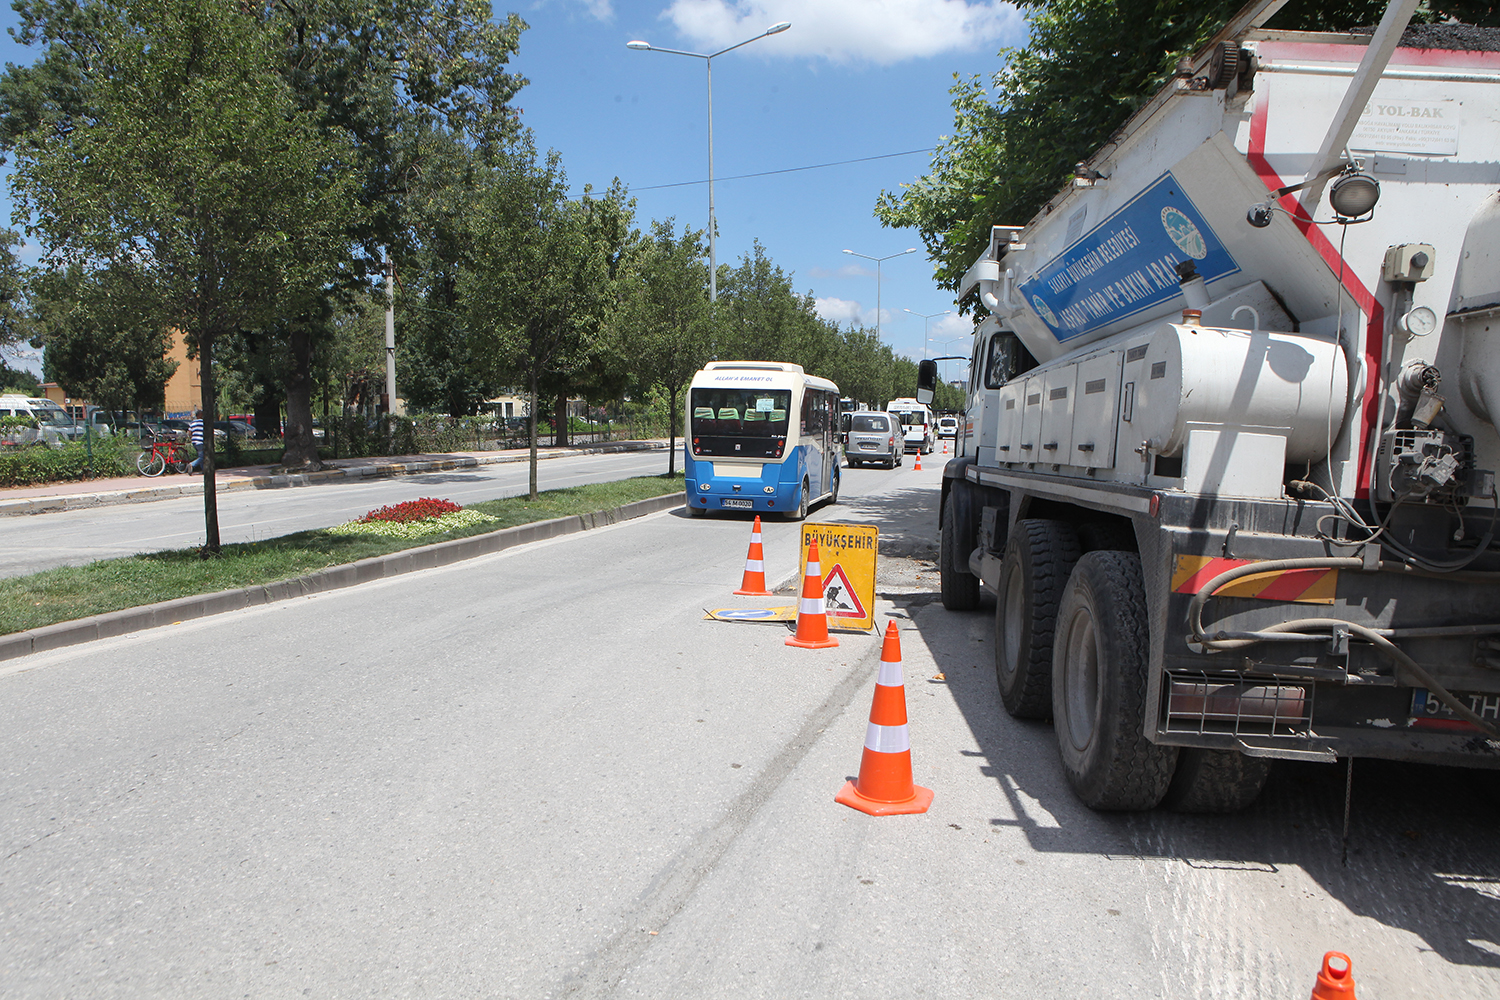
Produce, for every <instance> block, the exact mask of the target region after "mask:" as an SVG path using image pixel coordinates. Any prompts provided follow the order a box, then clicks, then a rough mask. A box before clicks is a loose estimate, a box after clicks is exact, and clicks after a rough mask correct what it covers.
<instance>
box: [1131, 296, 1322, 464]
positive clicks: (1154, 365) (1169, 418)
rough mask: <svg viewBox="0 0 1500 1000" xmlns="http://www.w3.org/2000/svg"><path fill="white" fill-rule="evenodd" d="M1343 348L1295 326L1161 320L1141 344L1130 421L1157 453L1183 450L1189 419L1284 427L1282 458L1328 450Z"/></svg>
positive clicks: (1215, 424) (1251, 426)
mask: <svg viewBox="0 0 1500 1000" xmlns="http://www.w3.org/2000/svg"><path fill="white" fill-rule="evenodd" d="M1348 387H1349V378H1348V369H1347V367H1346V366H1345V363H1344V356H1343V352H1342V351H1341V350H1340V349H1339V348H1338V346H1337V345H1335V344H1332V343H1329V342H1328V341H1326V340H1318V339H1314V338H1311V337H1304V336H1301V335H1299V334H1295V333H1272V332H1268V331H1264V330H1256V331H1246V330H1234V329H1225V328H1222V327H1204V326H1187V325H1183V324H1178V323H1164V324H1162V326H1161V327H1159V328H1158V329H1157V330H1156V331H1155V332H1154V333H1153V334H1152V335H1151V340H1150V342H1149V344H1148V346H1147V348H1146V357H1145V365H1144V366H1143V370H1142V372H1141V376H1140V382H1139V383H1138V385H1137V387H1136V396H1135V399H1136V412H1135V421H1134V422H1135V424H1136V429H1137V430H1138V431H1141V432H1143V433H1142V436H1143V437H1144V438H1145V441H1146V444H1147V447H1149V448H1150V449H1151V450H1152V451H1154V452H1155V453H1157V454H1159V455H1165V456H1169V457H1170V456H1173V455H1177V454H1179V453H1181V451H1182V446H1183V444H1184V443H1185V442H1186V441H1187V432H1188V430H1189V429H1190V427H1231V428H1244V429H1253V430H1256V431H1262V432H1267V433H1270V432H1276V431H1280V432H1283V433H1285V435H1286V438H1287V445H1286V459H1287V461H1289V462H1303V461H1308V460H1312V459H1317V458H1321V457H1323V456H1324V455H1326V454H1327V452H1328V449H1329V443H1330V442H1331V441H1333V440H1334V439H1335V438H1337V437H1338V435H1339V431H1340V430H1341V429H1342V427H1343V423H1344V404H1345V402H1346V397H1347V393H1348Z"/></svg>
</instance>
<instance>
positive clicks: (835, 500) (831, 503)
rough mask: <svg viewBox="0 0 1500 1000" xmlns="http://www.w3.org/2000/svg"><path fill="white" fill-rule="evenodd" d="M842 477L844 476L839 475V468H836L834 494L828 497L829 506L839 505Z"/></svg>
mask: <svg viewBox="0 0 1500 1000" xmlns="http://www.w3.org/2000/svg"><path fill="white" fill-rule="evenodd" d="M841 479H843V477H842V476H840V475H839V470H838V469H834V470H833V496H831V497H829V498H828V506H830V507H833V506H835V505H837V504H838V502H839V481H840V480H841Z"/></svg>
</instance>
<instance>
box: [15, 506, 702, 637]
mask: <svg viewBox="0 0 1500 1000" xmlns="http://www.w3.org/2000/svg"><path fill="white" fill-rule="evenodd" d="M680 506H682V494H681V493H668V494H666V495H665V496H660V497H653V498H651V499H650V500H637V501H636V502H635V503H629V504H626V505H625V506H623V507H616V508H614V509H613V510H601V511H596V512H594V513H592V514H576V515H573V516H570V517H559V518H555V519H553V520H551V521H534V522H532V523H531V524H518V525H516V526H515V527H514V528H504V529H502V530H500V531H495V532H491V533H490V534H487V535H474V536H472V537H470V538H455V539H453V540H451V541H447V542H438V543H437V544H435V545H424V546H421V547H420V548H415V549H404V550H402V551H400V552H392V553H391V554H390V555H385V556H377V557H375V558H373V559H361V560H360V561H359V562H354V563H347V564H345V565H343V566H330V567H328V568H327V569H321V570H318V571H317V572H316V573H309V574H308V575H307V576H299V577H297V578H295V579H292V580H281V581H279V582H277V583H271V584H266V585H264V586H259V587H242V588H240V589H238V590H221V591H219V592H218V593H217V594H198V595H195V596H193V597H179V598H177V599H176V600H173V601H162V602H161V603H159V604H148V605H145V606H144V607H139V608H126V609H125V610H123V611H111V612H108V613H106V614H102V615H94V616H93V617H91V618H80V619H78V620H77V621H71V622H58V623H57V624H56V625H46V626H43V627H42V628H35V629H30V630H28V631H25V632H16V633H13V634H11V635H6V636H0V661H3V660H12V659H15V658H17V657H21V656H29V655H31V654H32V653H42V652H46V651H47V650H49V649H61V648H62V647H64V646H76V645H78V644H80V643H84V642H92V641H94V640H95V639H108V638H110V637H112V636H117V635H124V634H126V633H127V632H139V631H141V630H143V629H148V628H156V627H157V626H159V625H174V624H176V623H178V622H184V621H189V620H191V619H194V618H204V617H207V616H208V615H217V614H222V613H224V612H226V611H239V610H241V609H243V608H252V607H256V606H258V605H262V604H272V603H274V602H276V601H285V600H290V599H291V598H293V597H307V596H310V595H312V594H321V593H324V592H326V591H330V590H341V589H343V588H345V587H357V586H359V585H360V584H362V583H369V582H371V581H372V580H383V579H385V578H387V577H393V576H400V575H402V574H403V573H415V572H417V571H418V570H424V569H432V568H433V567H435V566H447V565H450V564H452V563H456V562H462V561H464V560H465V559H474V558H476V557H478V556H485V555H489V554H490V553H492V552H500V551H502V550H504V549H508V548H512V547H514V546H517V545H525V544H526V543H527V542H538V541H542V540H543V539H547V538H558V537H560V536H562V535H571V534H575V533H576V532H580V531H589V530H591V529H594V528H602V527H604V526H605V525H609V524H618V523H620V522H621V521H629V520H631V519H633V518H637V517H644V516H646V515H647V514H655V513H657V512H658V511H663V510H671V509H672V508H673V507H680Z"/></svg>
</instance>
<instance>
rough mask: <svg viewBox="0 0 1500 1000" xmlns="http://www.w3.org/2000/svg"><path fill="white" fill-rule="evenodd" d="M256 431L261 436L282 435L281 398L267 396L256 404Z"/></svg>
mask: <svg viewBox="0 0 1500 1000" xmlns="http://www.w3.org/2000/svg"><path fill="white" fill-rule="evenodd" d="M255 433H256V435H257V436H259V437H280V436H281V398H280V397H279V396H266V397H265V398H263V399H262V400H261V401H260V402H259V403H256V404H255Z"/></svg>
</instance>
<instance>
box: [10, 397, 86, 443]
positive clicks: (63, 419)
mask: <svg viewBox="0 0 1500 1000" xmlns="http://www.w3.org/2000/svg"><path fill="white" fill-rule="evenodd" d="M0 417H31V418H32V419H34V420H35V421H36V422H37V426H36V428H35V429H34V430H33V429H30V428H21V429H17V430H8V431H6V432H5V440H6V442H7V443H9V444H32V443H34V442H37V441H41V442H44V443H45V444H48V445H51V446H52V447H53V448H60V447H62V445H63V443H64V442H67V441H71V440H73V439H74V438H75V437H76V436H77V434H78V433H80V432H81V431H82V430H83V426H82V425H81V424H77V423H75V422H74V421H73V418H71V417H69V416H68V412H67V411H66V410H64V409H63V408H62V407H61V406H59V405H58V404H56V403H54V402H53V401H52V400H50V399H43V398H40V397H37V396H0Z"/></svg>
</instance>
